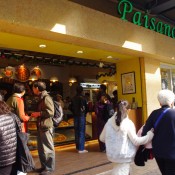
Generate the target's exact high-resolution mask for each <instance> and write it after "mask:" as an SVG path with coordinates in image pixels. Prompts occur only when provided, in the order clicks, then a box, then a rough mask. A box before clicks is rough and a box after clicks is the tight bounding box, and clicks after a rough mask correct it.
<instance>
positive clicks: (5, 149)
mask: <svg viewBox="0 0 175 175" xmlns="http://www.w3.org/2000/svg"><path fill="white" fill-rule="evenodd" d="M16 140H17V139H16V124H15V122H14V119H13V115H10V114H6V115H0V167H4V166H7V165H11V164H13V163H15V162H16V145H17V141H16Z"/></svg>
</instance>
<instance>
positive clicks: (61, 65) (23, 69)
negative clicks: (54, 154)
mask: <svg viewBox="0 0 175 175" xmlns="http://www.w3.org/2000/svg"><path fill="white" fill-rule="evenodd" d="M0 59H1V65H0V77H1V78H0V91H1V92H4V93H5V100H7V99H8V97H9V96H10V95H11V94H12V93H13V91H12V90H13V84H14V83H15V82H21V83H24V84H25V87H26V94H25V96H24V101H25V111H26V113H27V114H28V115H30V114H31V112H33V111H36V106H37V105H36V104H37V102H38V97H36V96H34V95H33V93H32V83H33V82H34V81H36V80H41V81H44V82H45V83H46V86H47V91H48V92H49V93H50V95H51V96H52V97H53V98H54V97H55V96H56V95H58V94H59V95H60V96H61V100H62V101H63V103H64V108H63V111H64V116H63V120H62V122H61V123H60V124H59V126H58V128H55V133H54V143H55V145H63V144H68V143H72V142H73V141H74V128H73V116H72V113H71V111H70V110H69V103H70V100H71V98H72V97H73V96H74V95H75V93H76V86H77V85H78V84H80V85H81V86H82V87H83V88H84V94H87V95H88V100H89V101H90V102H91V105H92V110H91V111H90V112H89V113H88V114H87V117H86V140H92V139H96V131H95V115H94V110H93V105H94V104H95V103H96V95H97V92H98V89H99V87H100V84H102V83H104V84H106V86H107V91H108V93H109V95H110V96H111V97H112V92H113V91H114V90H116V89H117V82H116V81H107V80H108V79H109V78H110V77H113V76H115V74H116V64H114V63H110V62H104V61H96V60H88V59H80V58H75V57H68V56H62V55H53V54H44V53H39V52H29V51H20V50H12V49H11V50H4V49H1V50H0ZM36 129H37V128H36V120H35V119H31V120H30V121H29V122H28V133H29V134H30V139H29V142H28V144H29V147H30V149H31V150H33V149H36Z"/></svg>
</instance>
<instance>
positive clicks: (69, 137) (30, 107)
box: [25, 96, 92, 150]
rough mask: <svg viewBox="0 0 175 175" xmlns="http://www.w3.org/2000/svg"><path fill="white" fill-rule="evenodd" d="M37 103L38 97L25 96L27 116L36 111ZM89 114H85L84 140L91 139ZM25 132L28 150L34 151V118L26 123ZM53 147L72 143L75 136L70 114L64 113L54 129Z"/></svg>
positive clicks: (35, 130) (35, 143)
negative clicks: (27, 135)
mask: <svg viewBox="0 0 175 175" xmlns="http://www.w3.org/2000/svg"><path fill="white" fill-rule="evenodd" d="M37 103H38V97H34V96H26V97H25V106H26V111H27V113H28V115H30V114H31V113H32V112H33V111H36V107H37ZM91 117H92V116H91V113H88V114H87V117H86V140H91V139H92V119H91ZM27 132H28V133H29V141H28V146H29V149H30V150H34V149H36V148H37V126H36V118H31V119H30V120H29V121H28V122H27ZM53 140H54V145H55V146H59V145H66V144H70V143H74V141H75V134H74V119H73V115H72V113H71V112H70V111H69V112H67V111H66V112H65V113H64V116H63V120H62V121H61V122H60V124H59V126H58V127H55V128H54V135H53Z"/></svg>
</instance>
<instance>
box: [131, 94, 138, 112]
mask: <svg viewBox="0 0 175 175" xmlns="http://www.w3.org/2000/svg"><path fill="white" fill-rule="evenodd" d="M137 107H138V104H137V102H136V101H135V97H133V98H132V103H131V109H137Z"/></svg>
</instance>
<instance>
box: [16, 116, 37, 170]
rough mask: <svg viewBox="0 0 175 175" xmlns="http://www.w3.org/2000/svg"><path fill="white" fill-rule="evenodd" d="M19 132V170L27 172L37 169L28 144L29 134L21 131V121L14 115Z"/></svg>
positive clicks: (17, 162)
mask: <svg viewBox="0 0 175 175" xmlns="http://www.w3.org/2000/svg"><path fill="white" fill-rule="evenodd" d="M14 120H15V123H16V132H17V153H16V166H17V170H19V171H21V172H24V173H27V172H30V171H33V170H34V169H35V164H34V161H33V157H32V155H31V153H30V150H29V148H28V146H27V142H28V139H29V134H28V133H25V132H22V131H21V123H20V121H19V120H18V119H17V117H16V116H15V117H14Z"/></svg>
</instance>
